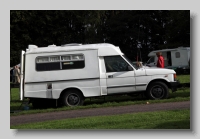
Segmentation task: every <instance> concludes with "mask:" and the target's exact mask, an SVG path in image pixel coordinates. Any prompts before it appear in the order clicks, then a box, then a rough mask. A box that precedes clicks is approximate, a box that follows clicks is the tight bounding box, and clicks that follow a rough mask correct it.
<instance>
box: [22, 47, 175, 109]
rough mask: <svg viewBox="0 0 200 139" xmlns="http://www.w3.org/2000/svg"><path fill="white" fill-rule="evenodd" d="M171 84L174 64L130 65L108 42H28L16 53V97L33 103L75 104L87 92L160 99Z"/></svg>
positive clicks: (173, 89) (167, 92)
mask: <svg viewBox="0 0 200 139" xmlns="http://www.w3.org/2000/svg"><path fill="white" fill-rule="evenodd" d="M177 85H178V81H176V72H175V71H174V70H171V69H161V68H145V67H144V68H139V69H136V68H135V67H134V65H133V64H132V62H131V61H130V60H128V58H126V56H125V55H124V54H123V53H122V52H121V50H120V49H119V47H116V46H114V45H112V44H106V43H102V44H87V45H81V44H68V45H63V46H56V45H50V46H48V47H37V46H36V45H29V46H28V49H26V51H22V54H21V82H20V100H24V99H25V98H29V99H30V102H31V103H32V104H33V106H38V105H40V102H41V100H44V99H54V100H56V102H57V101H59V102H62V103H63V104H65V105H66V106H76V105H83V102H84V99H85V98H87V97H97V96H106V95H113V94H134V93H138V92H141V93H143V92H145V96H147V97H148V98H149V99H165V98H167V97H168V95H169V91H168V90H169V88H170V89H172V91H176V87H177Z"/></svg>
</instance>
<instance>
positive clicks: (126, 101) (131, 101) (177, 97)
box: [10, 75, 190, 116]
mask: <svg viewBox="0 0 200 139" xmlns="http://www.w3.org/2000/svg"><path fill="white" fill-rule="evenodd" d="M189 78H190V76H189V75H181V76H178V79H179V80H180V82H181V83H187V82H189V81H190V80H189ZM189 100H190V88H179V89H178V91H176V92H174V93H172V92H171V91H170V95H169V98H168V99H163V100H147V99H146V98H143V97H141V96H138V97H130V96H127V95H122V96H106V97H105V100H104V99H103V98H92V99H89V98H88V99H86V100H85V103H84V106H77V107H65V106H64V107H57V108H55V107H49V108H45V109H34V108H33V107H32V105H31V104H30V110H23V107H22V106H20V105H21V103H22V102H21V101H19V89H17V88H13V89H11V101H10V111H11V112H15V111H18V110H21V111H20V112H16V113H11V114H10V115H11V116H15V115H22V114H33V113H44V112H53V111H66V110H72V109H88V108H99V107H114V106H125V105H135V104H146V102H147V101H148V102H150V103H165V102H177V101H189Z"/></svg>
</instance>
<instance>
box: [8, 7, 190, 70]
mask: <svg viewBox="0 0 200 139" xmlns="http://www.w3.org/2000/svg"><path fill="white" fill-rule="evenodd" d="M67 43H82V44H89V43H111V44H114V45H116V46H119V47H120V49H121V50H122V52H124V53H125V54H126V55H127V56H128V57H129V58H130V59H131V60H133V61H135V60H136V56H137V54H139V53H141V56H139V60H142V61H144V62H145V61H147V59H148V57H147V55H148V53H149V52H150V51H152V50H155V49H164V48H176V47H179V46H190V11H189V10H186V11H183V10H175V11H168V10H150V11H149V10H141V11H138V10H132V11H130V10H106V11H103V10H100V11H90V10H83V11H81V10H75V11H62V10H61V11H59V10H55V11H51V10H41V11H37V10H33V11H31V10H28V11H25V10H22V11H16V10H11V11H10V66H14V65H16V64H18V63H19V62H20V53H21V50H25V49H26V48H27V46H28V45H29V44H35V45H37V46H38V47H46V46H47V45H50V44H56V45H62V44H67Z"/></svg>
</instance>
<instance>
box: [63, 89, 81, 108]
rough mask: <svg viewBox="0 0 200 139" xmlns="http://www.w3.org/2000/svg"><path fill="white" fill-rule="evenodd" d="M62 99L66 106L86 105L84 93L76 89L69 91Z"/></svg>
mask: <svg viewBox="0 0 200 139" xmlns="http://www.w3.org/2000/svg"><path fill="white" fill-rule="evenodd" d="M62 99H63V104H64V105H65V106H81V105H83V103H84V97H83V95H82V93H81V92H80V91H78V90H75V89H71V90H68V91H67V92H66V93H65V94H64V95H63V98H62Z"/></svg>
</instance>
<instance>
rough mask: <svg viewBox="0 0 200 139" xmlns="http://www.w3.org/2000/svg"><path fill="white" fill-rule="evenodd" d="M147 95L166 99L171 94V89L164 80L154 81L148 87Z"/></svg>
mask: <svg viewBox="0 0 200 139" xmlns="http://www.w3.org/2000/svg"><path fill="white" fill-rule="evenodd" d="M147 95H148V97H149V98H150V99H166V98H168V95H169V89H168V87H167V85H166V84H165V83H163V82H153V83H151V84H150V85H149V87H148V88H147Z"/></svg>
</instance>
